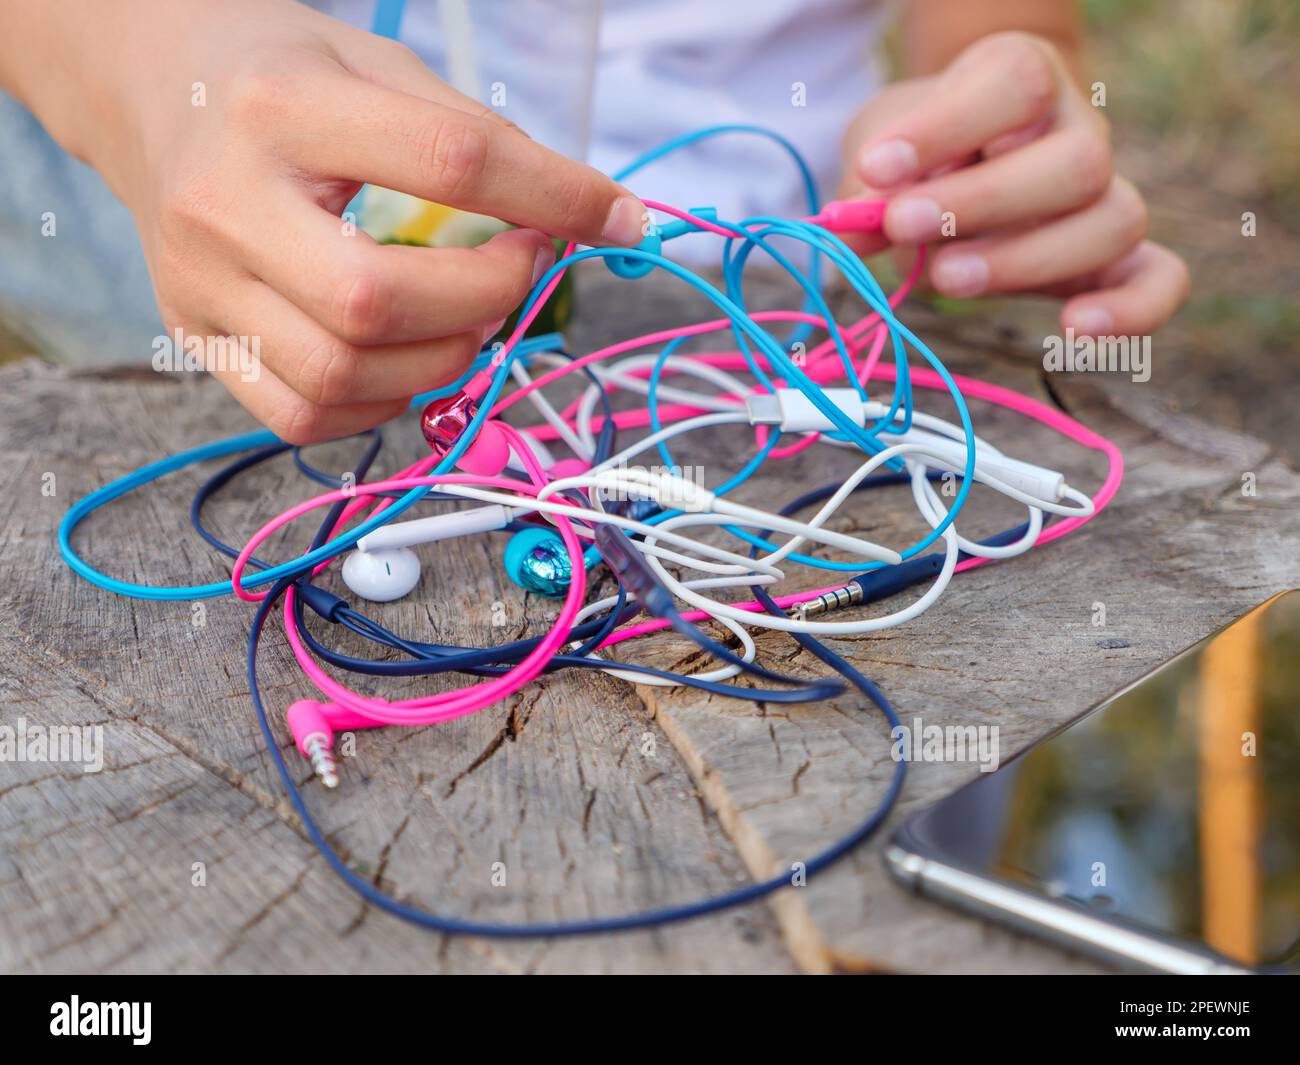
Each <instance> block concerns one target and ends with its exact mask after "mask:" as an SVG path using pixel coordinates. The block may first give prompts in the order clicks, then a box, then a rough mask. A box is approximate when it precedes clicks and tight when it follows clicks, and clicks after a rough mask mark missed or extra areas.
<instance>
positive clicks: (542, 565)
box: [505, 528, 573, 599]
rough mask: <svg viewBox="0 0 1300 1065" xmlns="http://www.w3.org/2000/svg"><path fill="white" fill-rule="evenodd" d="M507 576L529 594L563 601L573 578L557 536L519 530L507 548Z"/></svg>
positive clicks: (570, 566) (536, 531)
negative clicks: (534, 593)
mask: <svg viewBox="0 0 1300 1065" xmlns="http://www.w3.org/2000/svg"><path fill="white" fill-rule="evenodd" d="M505 567H506V574H507V575H508V576H509V577H510V579H511V580H512V581H514V582H515V584H517V585H519V587H520V588H523V589H524V590H525V591H528V592H536V593H537V594H538V595H544V596H546V597H547V598H550V599H562V598H564V595H565V593H566V592H568V590H569V582H570V581H571V580H572V579H573V564H572V562H570V561H569V552H568V550H567V549H566V548H565V546H564V541H563V540H561V539H560V534H559V533H557V532H555V531H553V530H551V529H542V528H536V529H522V530H520V531H519V532H517V533H515V534H514V536H512V537H510V543H508V544H507V545H506V557H505Z"/></svg>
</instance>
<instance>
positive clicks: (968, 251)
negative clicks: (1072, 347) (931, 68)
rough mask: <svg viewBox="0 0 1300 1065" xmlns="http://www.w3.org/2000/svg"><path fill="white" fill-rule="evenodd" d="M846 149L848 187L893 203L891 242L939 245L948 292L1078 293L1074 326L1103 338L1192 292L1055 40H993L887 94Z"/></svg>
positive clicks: (936, 267)
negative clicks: (1151, 230) (1153, 232)
mask: <svg viewBox="0 0 1300 1065" xmlns="http://www.w3.org/2000/svg"><path fill="white" fill-rule="evenodd" d="M845 150H846V166H845V169H846V172H847V173H846V178H845V187H844V190H843V191H844V192H846V193H851V194H859V195H860V194H865V195H869V196H884V197H887V198H888V199H889V200H890V204H889V207H888V209H887V210H886V212H885V224H884V228H885V235H886V236H887V237H888V238H889V241H890V242H892V243H894V244H923V243H931V242H937V243H938V244H939V247H937V249H935V254H934V255H933V257H932V258H931V260H930V280H931V282H932V283H933V285H934V287H935V288H936V289H938V291H939V292H941V293H944V294H945V295H949V296H959V297H964V296H981V295H985V294H992V293H1007V292H1043V293H1048V294H1051V295H1058V296H1063V297H1068V299H1067V301H1066V303H1065V306H1064V307H1063V308H1062V311H1061V324H1062V326H1063V327H1073V328H1074V330H1075V331H1076V332H1077V333H1080V334H1087V335H1094V336H1105V335H1114V334H1120V335H1142V334H1147V333H1150V332H1151V331H1152V330H1154V329H1155V328H1156V327H1157V326H1159V325H1161V324H1162V323H1163V322H1165V321H1166V320H1167V319H1168V318H1169V317H1170V316H1171V315H1172V314H1173V313H1174V311H1175V310H1177V309H1178V307H1179V305H1180V304H1181V303H1182V302H1183V300H1184V299H1185V298H1186V296H1187V287H1188V277H1187V268H1186V266H1184V265H1183V262H1182V260H1181V259H1179V258H1178V257H1177V256H1176V255H1175V254H1174V253H1173V252H1171V251H1169V250H1168V249H1167V248H1163V247H1161V246H1160V245H1158V244H1153V243H1151V242H1150V241H1147V240H1144V239H1143V237H1144V236H1145V235H1146V228H1147V213H1146V206H1145V204H1144V203H1143V202H1142V197H1141V195H1140V194H1139V193H1138V191H1137V189H1136V188H1134V187H1133V185H1132V184H1131V183H1130V182H1128V181H1126V180H1124V179H1123V178H1122V177H1119V176H1118V175H1116V174H1115V172H1114V169H1113V167H1112V162H1111V152H1110V136H1109V129H1108V127H1107V123H1106V120H1105V118H1103V117H1102V112H1101V110H1100V109H1098V108H1095V107H1093V106H1092V105H1091V104H1090V103H1089V101H1088V100H1087V99H1085V98H1084V97H1083V96H1082V95H1081V94H1080V92H1079V90H1078V89H1077V88H1076V87H1075V86H1074V85H1073V84H1072V83H1071V80H1070V77H1069V75H1068V73H1067V71H1066V69H1065V67H1064V65H1063V63H1062V62H1061V59H1060V57H1059V55H1058V54H1057V52H1056V50H1055V49H1054V48H1053V47H1052V46H1051V45H1050V44H1048V43H1047V42H1046V41H1044V40H1041V39H1039V38H1036V37H1032V36H1029V35H1027V34H1023V33H998V34H993V35H991V36H988V37H985V38H983V39H982V40H980V41H977V42H976V43H975V44H973V45H972V46H970V47H969V48H967V49H966V51H964V52H963V53H962V54H961V55H959V56H958V57H957V58H956V59H955V60H954V61H953V62H952V64H951V65H950V66H949V67H948V68H947V69H946V70H944V71H943V72H942V73H940V74H938V75H936V76H934V77H929V78H915V79H912V80H909V81H903V82H899V83H897V84H896V85H893V86H891V87H890V88H888V89H886V90H885V91H884V92H882V93H881V94H880V96H878V97H877V98H876V99H875V100H873V101H872V102H871V103H870V104H869V105H868V106H867V107H866V108H865V109H864V110H863V111H862V112H861V113H860V114H859V115H858V117H857V118H856V119H855V120H854V123H853V125H852V126H851V128H850V129H849V131H848V134H847V135H846V137H845ZM864 186H865V188H864ZM945 223H948V224H947V225H945ZM954 227H955V232H953V228H954ZM883 244H884V241H880V242H879V243H878V244H875V245H874V246H872V245H868V244H862V245H860V247H861V250H863V251H871V250H875V248H878V247H880V246H883Z"/></svg>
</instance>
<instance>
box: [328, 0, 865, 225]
mask: <svg viewBox="0 0 1300 1065" xmlns="http://www.w3.org/2000/svg"><path fill="white" fill-rule="evenodd" d="M314 6H316V7H317V8H319V9H320V10H322V11H324V12H326V13H327V14H330V15H334V16H336V17H339V18H342V19H344V20H345V21H347V22H349V23H351V24H353V25H357V26H363V27H367V28H368V27H369V26H370V24H371V19H372V18H373V10H374V5H373V3H372V2H371V0H320V2H318V3H316V4H315V5H314ZM457 10H464V11H466V12H468V16H469V17H468V24H467V25H468V30H467V33H468V40H467V39H466V36H465V33H466V31H465V30H461V35H460V37H459V39H460V40H461V41H465V42H466V43H467V44H468V46H469V47H468V51H470V52H471V53H472V56H473V60H472V66H473V67H474V68H476V69H477V71H478V74H477V77H475V76H473V75H470V76H469V78H468V84H459V85H458V87H459V88H462V89H464V90H465V91H467V93H468V94H469V95H472V96H475V97H476V98H478V99H479V100H480V102H483V103H487V104H489V105H491V106H494V107H496V108H497V110H499V111H500V112H501V113H502V114H504V115H505V116H506V117H508V118H510V119H512V120H513V121H515V122H517V123H518V124H519V125H520V126H522V127H523V128H524V129H525V130H527V131H528V133H529V134H530V135H531V136H533V137H535V138H536V139H538V140H540V141H542V142H543V143H546V144H549V145H551V146H552V147H554V148H556V149H557V150H558V151H562V152H564V153H565V154H568V155H573V156H581V155H582V154H583V152H584V148H585V154H586V158H587V161H588V162H590V163H591V164H592V165H593V166H595V167H597V168H598V169H600V170H603V171H605V172H606V173H610V174H613V173H617V172H618V171H619V170H620V169H621V168H622V167H624V166H625V165H627V164H628V163H629V162H631V161H632V160H633V159H635V158H637V157H638V156H640V155H641V154H643V153H644V152H647V151H649V150H651V149H653V148H655V147H657V146H658V145H660V144H662V143H663V142H665V141H667V140H669V139H670V138H673V137H676V136H679V135H680V134H683V133H687V132H689V131H691V130H695V129H698V128H700V127H702V126H713V125H722V124H735V125H759V126H764V127H767V128H769V129H772V130H774V131H776V132H777V133H780V134H782V135H783V136H785V137H787V138H788V139H789V140H790V141H791V142H792V143H793V144H794V145H795V146H796V147H797V148H798V149H799V151H800V152H802V153H803V154H804V156H805V157H806V159H807V160H808V163H809V165H810V167H811V168H812V171H813V175H814V177H815V179H816V181H817V184H818V186H819V191H820V192H821V193H822V194H823V195H826V194H828V193H829V192H831V191H833V189H834V187H835V184H836V183H837V182H838V179H839V165H840V162H839V160H840V150H839V148H840V138H841V137H842V136H843V133H844V130H845V127H846V126H847V124H848V122H849V121H850V119H851V118H852V117H853V115H854V113H855V112H856V111H857V110H858V109H859V108H861V107H862V106H863V105H864V104H865V103H866V102H867V101H868V100H869V99H870V98H871V96H872V95H874V94H875V92H876V91H877V89H878V88H879V86H880V81H881V76H880V66H879V61H878V57H877V55H876V43H877V40H878V37H879V34H880V32H881V31H882V29H883V24H884V21H885V18H886V16H887V14H888V11H887V7H886V5H885V4H884V3H882V2H880V0H604V2H603V3H601V2H599V0H408V3H407V5H406V12H405V16H404V18H403V21H402V27H401V40H402V41H403V43H405V44H407V45H408V46H409V47H411V48H412V49H414V50H415V51H416V53H417V54H419V55H420V57H421V58H422V59H423V60H424V61H425V63H426V64H428V66H429V67H430V69H432V70H433V71H434V72H435V73H437V74H438V75H439V76H441V77H443V78H445V79H446V80H449V81H452V82H453V83H457V82H461V81H463V79H464V74H463V64H462V65H461V70H460V75H461V76H459V77H458V76H457V75H458V70H457V65H456V64H455V63H454V62H452V61H451V60H449V58H448V55H449V52H456V53H460V52H463V51H465V50H467V49H466V48H465V47H464V46H463V45H462V46H461V47H460V48H457V47H456V46H449V44H448V41H449V39H452V38H454V36H455V34H456V33H457V27H458V25H461V26H463V25H465V23H464V21H463V20H462V21H461V22H460V23H458V20H457V18H456V14H455V13H456V12H457ZM588 42H590V44H588ZM583 68H586V69H583ZM494 87H496V89H497V94H496V96H495V98H494V95H493V88H494ZM588 108H589V129H590V136H589V139H588V142H587V144H586V145H583V144H582V137H581V133H580V127H581V125H582V124H583V122H584V119H586V118H587V117H588V116H587V115H584V114H581V113H579V112H580V111H585V110H587V109H588ZM628 184H629V186H630V187H631V188H632V189H633V190H634V191H635V192H637V193H639V194H641V195H643V196H647V197H649V198H651V199H657V200H662V201H664V202H666V203H671V204H674V205H676V206H680V207H694V206H705V205H708V206H714V207H717V208H718V209H719V211H720V212H721V213H722V214H723V216H724V217H728V218H742V217H746V216H748V215H751V214H757V213H760V212H763V213H790V212H794V211H799V210H800V209H801V208H802V207H803V205H804V193H803V183H802V181H801V180H800V177H799V174H798V172H797V170H796V169H795V167H794V166H793V165H792V163H791V162H790V161H789V160H788V159H787V158H786V156H785V153H784V152H783V151H782V150H781V149H780V148H779V147H778V146H777V145H775V144H773V143H772V142H770V141H767V140H762V139H759V138H755V137H752V136H748V135H738V134H729V135H725V136H721V137H716V138H713V139H710V140H707V141H704V142H700V143H698V144H695V145H692V146H691V147H689V148H686V149H684V150H681V151H677V152H674V153H673V154H672V156H671V157H670V159H667V160H665V161H664V162H662V163H659V164H657V165H654V166H652V167H649V168H647V169H646V170H645V171H644V172H641V173H639V174H637V175H636V176H635V177H632V178H629V179H628Z"/></svg>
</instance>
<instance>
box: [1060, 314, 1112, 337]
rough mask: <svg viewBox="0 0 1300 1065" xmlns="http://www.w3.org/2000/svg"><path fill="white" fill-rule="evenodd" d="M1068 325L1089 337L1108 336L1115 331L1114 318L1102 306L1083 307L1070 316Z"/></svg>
mask: <svg viewBox="0 0 1300 1065" xmlns="http://www.w3.org/2000/svg"><path fill="white" fill-rule="evenodd" d="M1068 324H1069V327H1070V328H1071V329H1073V330H1074V331H1075V332H1076V333H1081V334H1083V335H1084V336H1090V337H1108V336H1111V335H1113V334H1114V332H1115V318H1114V316H1113V315H1112V314H1111V313H1110V311H1108V310H1106V309H1105V308H1103V307H1085V308H1083V310H1081V311H1077V312H1075V313H1074V314H1073V315H1071V316H1070V319H1069V322H1068Z"/></svg>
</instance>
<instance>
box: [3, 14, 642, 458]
mask: <svg viewBox="0 0 1300 1065" xmlns="http://www.w3.org/2000/svg"><path fill="white" fill-rule="evenodd" d="M38 6H42V7H43V6H44V5H38ZM52 6H53V5H52ZM93 10H94V14H93V18H92V15H91V14H90V12H91V11H92V9H90V8H85V7H84V6H83V5H75V13H74V21H73V24H69V25H64V26H57V27H55V30H57V31H59V32H64V31H66V32H67V33H69V34H70V37H69V40H68V43H67V44H66V48H67V49H68V54H70V56H71V59H70V60H69V62H68V70H67V71H65V73H66V74H67V75H68V84H67V86H66V87H65V88H64V89H62V90H59V91H61V92H62V93H63V94H64V95H66V96H71V97H72V99H70V100H66V99H63V98H61V97H57V96H54V95H52V94H53V93H54V92H55V90H54V89H52V88H51V86H50V85H49V84H48V81H52V80H56V79H50V78H48V72H47V76H46V80H44V81H39V79H37V78H36V77H35V76H33V77H32V78H31V81H32V83H33V85H34V86H35V87H33V88H32V91H30V92H22V93H21V95H23V96H24V97H25V98H28V100H29V103H30V104H31V106H33V109H34V110H36V111H37V113H38V115H40V116H41V117H42V119H43V120H45V121H46V123H47V126H48V127H49V128H50V129H51V131H52V132H53V133H54V134H55V136H58V137H60V139H61V140H62V141H63V143H64V144H65V146H66V147H68V148H69V149H70V150H72V151H73V152H74V153H75V154H78V155H79V156H80V157H82V158H84V159H86V160H87V161H89V162H90V163H91V164H92V165H93V166H95V167H96V169H98V170H99V171H100V172H101V174H103V175H104V177H105V179H106V180H107V181H108V183H109V185H110V186H111V187H112V188H113V190H114V191H115V192H116V193H117V195H118V196H119V197H120V198H121V199H122V200H123V201H124V202H125V203H126V204H127V206H128V207H129V208H130V209H131V211H132V213H133V214H134V216H135V220H136V224H137V226H138V227H139V230H140V236H141V240H142V243H143V246H144V252H145V255H146V257H147V259H148V262H149V269H150V272H151V276H152V278H153V283H154V287H155V291H156V293H157V297H158V304H159V308H160V310H161V312H162V316H163V319H164V321H165V322H166V324H167V327H168V329H169V330H170V329H174V328H176V327H177V326H180V327H182V328H183V329H184V331H185V332H186V333H188V334H194V335H211V336H216V335H222V336H257V337H259V338H260V351H261V373H260V377H259V378H258V380H256V381H255V382H249V381H245V380H241V377H240V373H239V370H238V368H234V367H232V368H231V370H230V372H228V373H224V374H219V376H220V377H221V379H222V381H223V383H224V384H225V385H226V387H227V388H229V389H230V390H231V392H232V393H234V395H235V397H236V398H237V399H238V400H239V401H240V402H241V403H242V404H243V405H244V406H245V407H247V408H248V410H249V411H251V412H252V413H253V414H254V415H255V416H256V417H257V418H259V419H260V420H261V421H263V422H265V423H266V424H267V425H268V426H270V427H271V429H272V430H274V431H275V432H276V433H277V434H278V435H279V436H280V437H282V438H283V439H285V440H287V441H290V442H293V443H305V442H310V441H315V440H322V439H326V438H330V437H335V436H340V435H344V434H347V433H353V432H357V431H359V430H362V429H366V428H369V427H371V426H374V425H376V424H378V423H380V422H382V421H385V420H387V419H388V418H391V417H393V416H395V415H396V414H398V413H399V412H400V411H401V410H402V409H403V408H404V407H405V405H406V403H407V400H408V399H409V397H410V396H412V395H414V394H415V393H418V392H421V391H423V390H425V389H429V388H432V387H435V386H437V385H440V384H444V383H446V382H448V381H451V380H454V379H455V378H456V377H457V376H459V374H460V373H461V372H462V371H463V369H464V368H465V366H466V365H467V364H468V362H469V361H470V359H471V358H472V357H473V356H474V354H475V353H477V351H478V350H479V347H480V344H481V342H482V341H483V339H484V337H485V335H490V331H495V327H497V326H499V323H500V320H501V319H502V318H504V317H505V316H506V315H508V314H509V313H510V312H511V311H512V310H513V309H514V308H515V307H516V306H517V305H518V304H519V302H520V301H521V300H522V299H523V298H524V296H525V295H526V294H527V292H528V289H529V287H530V286H531V285H532V283H533V281H534V279H535V278H537V277H538V276H539V275H540V274H541V273H542V272H543V271H544V270H545V269H547V268H548V267H549V266H550V265H551V263H552V262H553V260H554V251H553V248H552V246H551V244H550V241H549V240H548V239H547V237H544V236H543V235H542V233H547V234H552V235H555V236H560V237H566V238H572V239H575V240H579V241H582V242H584V243H590V244H610V245H633V244H636V243H637V241H639V240H640V239H641V217H642V214H643V211H644V208H643V207H642V205H641V204H640V202H639V201H638V200H636V199H635V198H634V197H633V196H632V195H631V194H630V193H628V192H627V190H625V189H623V188H622V187H621V186H619V185H617V184H615V183H614V182H613V181H611V180H609V179H608V178H607V177H605V176H603V175H601V174H600V173H598V172H597V171H595V170H593V169H591V168H590V167H587V166H583V165H581V164H579V163H576V162H573V161H571V160H568V159H565V158H563V157H561V156H560V155H558V154H556V153H554V152H551V151H549V150H547V149H546V148H543V147H541V146H540V145H539V144H537V143H535V142H534V141H532V140H530V139H529V138H528V137H527V136H525V135H524V134H523V133H522V132H520V131H519V130H518V129H517V128H515V127H514V126H512V125H511V124H510V123H508V122H506V121H505V120H504V119H502V118H500V117H499V116H497V115H496V114H494V113H493V112H492V111H491V110H489V109H487V108H485V107H483V106H481V105H479V104H477V103H475V102H474V101H473V100H471V99H469V98H467V97H464V96H462V95H460V94H459V93H457V92H455V91H453V90H452V89H451V88H450V87H449V86H447V85H446V84H444V83H443V82H442V81H440V80H439V79H438V78H436V77H435V76H434V75H433V74H431V73H430V72H429V71H428V69H427V68H426V67H425V66H424V65H423V64H422V63H421V62H420V60H419V59H418V58H416V56H415V55H414V54H413V53H411V52H410V51H408V50H407V49H406V48H405V47H403V46H402V45H400V44H396V43H394V42H392V41H388V40H384V39H382V38H378V37H374V36H372V35H370V34H368V33H364V32H361V31H359V30H355V29H352V28H350V27H348V26H346V25H344V24H342V23H340V22H337V21H335V20H333V19H330V18H327V17H325V16H323V15H320V14H317V13H315V12H313V11H311V10H310V9H308V8H305V7H301V6H299V5H298V4H288V3H282V2H278V0H277V2H268V0H239V2H226V3H221V4H212V3H209V2H207V0H202V2H193V0H166V2H149V0H145V2H137V3H133V4H125V5H102V7H100V8H97V9H93ZM47 14H48V12H47ZM48 17H50V18H54V16H53V15H49V16H48ZM87 23H93V26H92V28H89V29H88V28H87ZM41 29H42V30H45V29H46V27H44V26H42V27H41ZM91 38H94V39H91ZM92 54H93V60H92V58H91V57H92ZM83 55H84V56H85V57H86V63H85V65H82V64H81V62H80V60H81V57H82V56H83ZM20 65H21V64H20V63H19V62H18V61H17V60H15V63H13V64H11V66H20ZM74 71H75V73H74ZM19 73H21V71H19ZM56 73H57V72H56ZM74 78H75V81H74V80H73V79H74ZM11 80H17V79H11ZM43 112H48V113H52V114H51V118H49V119H47V118H46V114H45V113H43ZM362 182H373V183H374V184H377V185H382V186H385V187H387V188H392V189H397V190H400V191H402V192H408V193H411V194H413V195H416V196H419V197H422V198H425V199H429V200H433V201H436V202H438V203H443V204H447V205H450V206H453V207H459V208H464V209H466V210H469V211H475V212H481V213H483V214H488V215H493V216H495V217H498V218H501V219H505V220H507V221H510V222H514V223H517V224H519V225H522V226H529V227H534V228H529V229H522V230H514V231H508V232H505V233H502V234H500V235H498V236H496V237H495V238H493V239H492V240H490V241H489V242H487V243H486V244H484V245H483V246H481V247H479V248H473V249H467V248H466V249H463V248H446V249H427V248H416V247H404V246H380V245H378V244H377V243H376V242H375V241H373V240H372V239H371V238H370V237H368V236H367V235H365V233H363V232H361V231H359V230H356V228H355V227H354V226H346V225H345V224H344V223H343V222H342V221H341V220H340V217H339V215H340V213H341V212H342V210H343V208H344V207H345V205H346V204H347V203H348V201H349V200H350V199H351V198H352V196H353V195H354V193H355V192H356V191H357V189H358V187H359V186H360V184H361V183H362ZM539 231H540V232H539Z"/></svg>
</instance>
